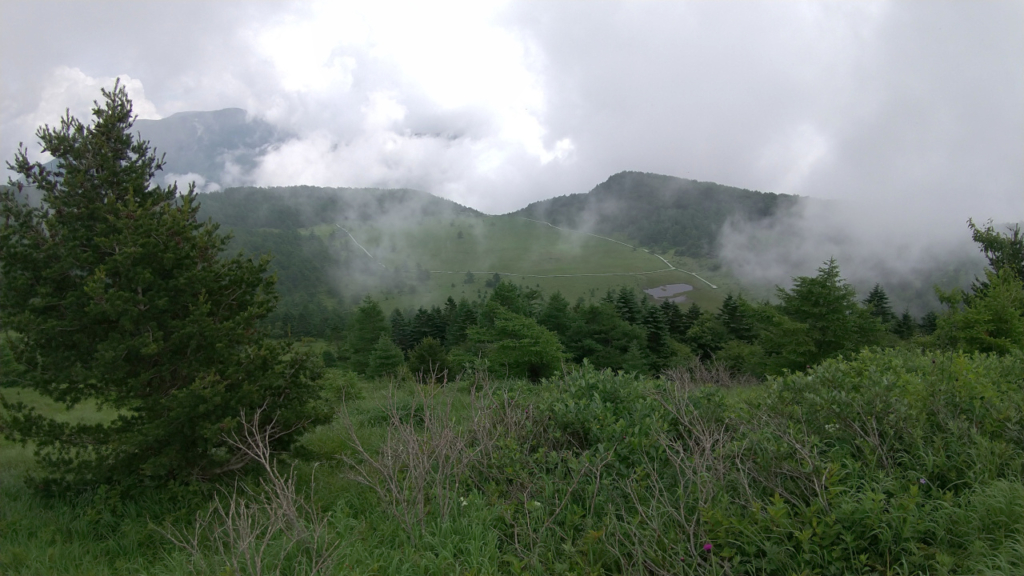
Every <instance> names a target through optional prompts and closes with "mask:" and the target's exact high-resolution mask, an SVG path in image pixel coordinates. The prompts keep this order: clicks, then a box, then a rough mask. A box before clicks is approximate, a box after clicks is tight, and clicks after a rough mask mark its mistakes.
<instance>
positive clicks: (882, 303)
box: [864, 284, 896, 326]
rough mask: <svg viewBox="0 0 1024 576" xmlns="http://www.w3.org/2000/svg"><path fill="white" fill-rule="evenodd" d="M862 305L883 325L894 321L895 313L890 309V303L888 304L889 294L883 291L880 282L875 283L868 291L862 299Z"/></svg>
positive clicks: (888, 324)
mask: <svg viewBox="0 0 1024 576" xmlns="http://www.w3.org/2000/svg"><path fill="white" fill-rule="evenodd" d="M864 306H866V307H867V309H868V311H869V312H870V313H871V315H872V316H874V317H875V318H878V320H879V322H881V323H882V325H883V326H891V325H892V324H893V323H894V322H896V313H895V312H893V311H892V305H890V304H889V295H888V294H886V293H885V290H884V289H883V288H882V285H881V284H875V287H874V288H872V289H871V292H868V296H867V298H865V299H864Z"/></svg>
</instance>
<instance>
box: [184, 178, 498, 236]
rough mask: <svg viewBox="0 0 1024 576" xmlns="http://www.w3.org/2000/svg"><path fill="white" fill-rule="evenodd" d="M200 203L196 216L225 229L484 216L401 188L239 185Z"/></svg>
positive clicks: (425, 193) (436, 198)
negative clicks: (210, 220)
mask: <svg viewBox="0 0 1024 576" xmlns="http://www.w3.org/2000/svg"><path fill="white" fill-rule="evenodd" d="M199 202H200V208H199V216H200V217H201V218H203V219H205V218H212V219H213V220H214V221H216V222H218V223H220V224H221V225H222V226H224V227H225V228H252V229H266V228H273V229H278V230H290V229H299V228H310V227H313V226H319V225H322V224H338V223H344V222H346V221H355V222H360V223H372V222H375V221H379V220H382V219H405V220H416V219H422V218H427V217H443V216H456V215H461V216H480V215H482V214H481V213H480V212H478V211H476V210H474V209H472V208H468V207H466V206H462V205H461V204H458V203H456V202H453V201H451V200H447V199H444V198H440V197H438V196H434V195H433V194H429V193H427V192H420V191H418V190H407V189H404V188H399V189H378V188H321V187H317V186H286V187H271V188H258V187H240V188H229V189H227V190H224V191H223V192H212V193H209V194H203V195H202V196H201V197H200V198H199Z"/></svg>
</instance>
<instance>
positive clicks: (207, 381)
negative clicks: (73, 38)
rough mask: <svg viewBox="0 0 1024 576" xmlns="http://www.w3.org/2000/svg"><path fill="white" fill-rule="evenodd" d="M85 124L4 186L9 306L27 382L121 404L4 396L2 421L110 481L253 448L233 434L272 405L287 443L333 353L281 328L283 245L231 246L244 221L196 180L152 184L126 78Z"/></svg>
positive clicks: (66, 130) (157, 478)
mask: <svg viewBox="0 0 1024 576" xmlns="http://www.w3.org/2000/svg"><path fill="white" fill-rule="evenodd" d="M92 114H93V117H94V120H93V123H92V124H90V125H85V124H83V123H82V122H80V121H79V120H77V119H76V118H73V117H71V116H70V114H68V115H67V116H66V117H65V118H63V119H62V120H61V124H60V127H59V128H50V127H49V126H46V127H43V128H41V129H40V130H39V131H38V132H37V136H38V138H39V140H40V142H41V144H42V148H43V151H44V152H48V153H49V154H51V155H52V156H53V157H54V159H55V161H56V162H55V164H54V166H53V167H52V168H48V167H46V166H44V165H42V164H40V163H38V162H30V161H29V160H28V155H27V152H26V150H25V149H24V148H21V149H19V151H18V153H17V154H16V156H15V159H14V163H13V164H9V165H8V166H9V167H10V168H11V169H12V170H14V171H15V172H17V173H18V174H20V175H21V176H22V177H23V178H24V182H26V183H28V184H29V185H30V186H33V187H35V188H37V189H39V190H40V191H42V205H40V206H32V205H28V204H25V203H24V202H22V201H21V200H20V198H19V196H18V194H17V192H16V189H18V190H20V188H21V183H17V184H15V183H13V182H12V183H11V185H10V186H9V187H8V188H7V189H5V190H3V191H2V192H0V219H2V225H0V323H2V325H3V327H4V329H5V330H9V331H11V332H13V333H14V334H16V335H17V336H16V337H15V338H13V339H12V340H11V341H10V342H9V344H10V346H11V351H12V353H13V356H14V358H15V359H16V360H17V361H18V362H19V363H20V364H21V365H22V366H23V367H24V370H23V371H21V373H20V374H19V379H18V381H17V382H15V384H17V385H18V386H19V387H21V388H26V389H31V390H34V391H36V392H39V393H40V394H42V395H43V396H46V397H49V398H51V399H52V400H54V401H56V402H59V403H61V404H65V405H67V406H75V405H79V404H81V403H83V402H86V401H89V400H91V401H94V402H95V403H96V404H98V405H100V406H103V407H107V408H111V409H113V410H115V411H116V414H117V416H116V417H114V418H113V420H111V421H109V422H105V423H80V422H68V421H64V420H57V419H53V418H50V417H49V416H47V415H45V414H43V413H41V412H39V411H36V410H35V409H34V408H32V407H30V406H28V405H26V404H23V403H21V402H13V401H9V400H8V399H7V398H3V399H2V404H3V408H4V414H3V416H2V418H3V420H2V422H0V429H2V430H3V431H4V434H5V435H6V436H7V437H9V438H12V439H14V440H17V441H22V442H32V444H33V446H34V448H35V452H36V456H37V458H38V460H39V462H40V464H41V465H42V469H43V471H44V472H45V473H46V474H48V475H49V479H50V480H54V481H57V482H63V481H72V482H82V483H85V484H90V485H95V484H96V483H105V482H128V483H135V484H140V483H142V484H145V483H151V482H162V481H167V480H172V481H188V480H191V479H195V478H205V477H210V476H214V475H217V474H219V473H222V472H224V471H227V470H231V469H234V468H237V467H239V466H241V465H244V463H245V462H246V457H245V455H244V454H242V453H240V452H238V451H236V450H235V449H233V448H232V444H231V443H230V442H228V441H227V440H226V438H225V434H230V433H232V432H239V431H240V428H241V425H242V423H241V421H240V418H241V416H240V415H241V413H242V412H245V414H246V417H252V416H253V415H254V414H255V413H256V412H257V411H261V412H262V413H263V414H264V418H263V420H262V421H263V422H264V424H267V423H270V422H274V425H273V426H272V427H270V428H267V429H266V430H265V432H266V433H267V434H268V438H269V440H270V446H271V448H272V449H274V450H281V449H285V448H287V447H288V445H289V444H290V443H291V442H292V441H293V440H294V439H295V438H296V437H297V436H298V434H299V433H300V432H301V430H302V429H303V428H304V427H305V426H306V425H308V424H313V423H317V422H322V421H324V420H325V418H326V417H327V416H328V414H326V413H325V412H324V411H323V410H322V409H319V408H317V407H316V404H315V400H316V399H317V398H318V394H319V392H318V390H317V387H316V385H315V381H316V380H317V379H318V378H319V375H320V370H319V363H318V362H314V361H313V360H312V358H311V355H310V354H308V353H306V352H303V351H301V350H299V349H294V348H292V347H291V345H289V344H286V343H284V342H275V341H271V340H269V339H268V338H266V335H265V333H264V332H263V330H262V329H261V327H260V326H261V323H260V322H261V320H263V319H264V318H266V317H267V315H268V314H269V313H270V312H271V311H272V310H273V308H274V305H275V303H276V299H277V295H276V292H275V289H274V281H273V279H272V278H268V276H267V269H268V262H269V260H268V259H267V258H263V259H261V260H259V261H257V262H254V261H252V260H250V259H248V258H244V257H242V256H236V257H233V258H223V257H222V254H223V252H224V250H225V247H226V244H227V242H228V237H225V236H222V235H220V234H219V233H218V231H217V226H216V225H213V224H209V223H203V222H200V221H198V218H197V212H198V209H199V203H198V201H197V195H196V192H195V187H194V185H190V186H189V188H188V190H187V191H186V192H184V193H182V194H180V195H179V191H178V189H177V188H176V186H174V185H171V186H168V187H161V186H157V185H155V184H154V182H156V181H157V179H156V174H157V172H158V171H160V170H161V169H162V166H163V160H162V159H158V158H157V157H156V155H155V153H154V152H153V150H152V149H151V148H150V147H149V145H148V143H147V142H145V141H142V140H137V139H136V138H134V137H133V136H132V132H131V129H132V125H133V122H134V120H135V117H134V116H133V114H132V104H131V101H130V100H129V98H128V94H127V92H126V91H125V89H124V87H123V86H121V85H120V84H118V83H115V85H114V88H113V90H111V91H106V90H104V91H103V102H102V104H101V103H97V104H96V105H95V107H94V108H93V110H92Z"/></svg>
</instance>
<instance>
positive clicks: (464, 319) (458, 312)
mask: <svg viewBox="0 0 1024 576" xmlns="http://www.w3.org/2000/svg"><path fill="white" fill-rule="evenodd" d="M476 321H477V310H476V308H475V307H474V306H473V305H472V304H470V302H469V300H467V299H465V298H462V299H460V300H459V303H458V304H457V305H456V306H455V310H454V311H453V312H452V314H451V316H450V318H449V320H448V328H447V331H446V332H445V338H444V341H445V343H446V344H447V345H448V346H449V347H455V346H458V345H460V344H462V343H463V342H465V341H466V338H467V336H468V333H469V328H470V327H471V326H474V325H475V324H476Z"/></svg>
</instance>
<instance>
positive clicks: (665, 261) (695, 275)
mask: <svg viewBox="0 0 1024 576" xmlns="http://www.w3.org/2000/svg"><path fill="white" fill-rule="evenodd" d="M519 218H522V219H523V220H529V221H530V222H537V223H538V224H547V225H548V226H551V227H552V228H555V229H556V230H561V231H563V232H572V233H575V234H586V235H587V236H593V237H594V238H600V239H602V240H607V241H609V242H615V243H616V244H622V245H623V246H628V247H629V248H632V249H634V250H643V251H644V252H647V253H648V254H650V255H651V256H654V257H655V258H657V259H658V260H661V261H662V262H664V263H665V266H668V268H666V269H665V270H656V271H655V272H667V271H669V270H678V271H679V272H684V273H686V274H689V275H690V276H693V277H694V278H696V279H698V280H700V281H701V282H703V283H705V284H707V285H708V286H711V287H712V288H714V289H716V290H717V289H718V286H715V285H714V284H712V283H711V282H708V281H707V280H705V279H703V278H701V277H700V276H698V275H697V273H696V272H690V271H689V270H683V269H682V268H676V267H675V266H673V265H672V263H671V262H669V261H668V260H665V259H664V258H662V257H661V256H659V255H658V254H655V253H653V252H651V251H650V250H648V249H646V248H638V247H637V246H633V245H630V244H626V243H625V242H619V241H618V240H615V239H614V238H609V237H607V236H599V235H597V234H591V233H590V232H583V231H582V230H570V229H568V228H562V227H561V226H555V225H554V224H552V223H551V222H545V221H543V220H534V219H533V218H526V217H525V216H519ZM630 274H654V272H632V273H630ZM520 276H521V274H520ZM565 276H605V274H565Z"/></svg>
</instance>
